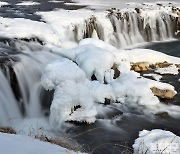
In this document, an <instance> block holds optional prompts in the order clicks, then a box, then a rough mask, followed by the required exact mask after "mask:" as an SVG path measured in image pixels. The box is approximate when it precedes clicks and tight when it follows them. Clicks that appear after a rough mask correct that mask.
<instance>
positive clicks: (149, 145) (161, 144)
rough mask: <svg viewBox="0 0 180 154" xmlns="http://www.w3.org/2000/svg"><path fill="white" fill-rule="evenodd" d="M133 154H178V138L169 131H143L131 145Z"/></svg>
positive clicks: (179, 141) (179, 148)
mask: <svg viewBox="0 0 180 154" xmlns="http://www.w3.org/2000/svg"><path fill="white" fill-rule="evenodd" d="M133 148H134V154H136V153H147V154H153V153H162V154H165V153H171V154H179V150H180V137H179V136H176V135H175V134H173V133H172V132H170V131H165V130H160V129H154V130H151V131H148V130H143V131H141V132H140V133H139V137H138V138H137V139H136V140H135V143H134V144H133Z"/></svg>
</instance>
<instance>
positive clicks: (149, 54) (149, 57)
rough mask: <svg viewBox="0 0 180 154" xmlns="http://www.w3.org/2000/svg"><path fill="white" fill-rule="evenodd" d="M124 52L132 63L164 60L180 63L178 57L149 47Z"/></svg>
mask: <svg viewBox="0 0 180 154" xmlns="http://www.w3.org/2000/svg"><path fill="white" fill-rule="evenodd" d="M125 52H126V54H127V57H128V60H129V61H131V62H132V63H138V62H147V63H150V64H155V63H158V62H165V61H166V62H168V63H173V64H180V58H177V57H173V56H169V55H167V54H164V53H161V52H158V51H155V50H151V49H132V50H126V51H125Z"/></svg>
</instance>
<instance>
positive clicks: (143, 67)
mask: <svg viewBox="0 0 180 154" xmlns="http://www.w3.org/2000/svg"><path fill="white" fill-rule="evenodd" d="M131 70H134V71H136V72H143V71H148V70H149V64H148V63H146V62H140V63H135V64H133V65H132V66H131Z"/></svg>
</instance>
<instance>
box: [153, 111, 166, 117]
mask: <svg viewBox="0 0 180 154" xmlns="http://www.w3.org/2000/svg"><path fill="white" fill-rule="evenodd" d="M155 115H156V116H158V117H160V118H168V117H169V114H168V113H167V112H159V113H156V114H155Z"/></svg>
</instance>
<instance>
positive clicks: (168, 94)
mask: <svg viewBox="0 0 180 154" xmlns="http://www.w3.org/2000/svg"><path fill="white" fill-rule="evenodd" d="M151 90H152V92H153V94H154V95H155V96H158V97H159V98H163V99H173V98H174V96H175V95H176V93H175V91H173V90H169V89H159V88H157V87H152V88H151Z"/></svg>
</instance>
